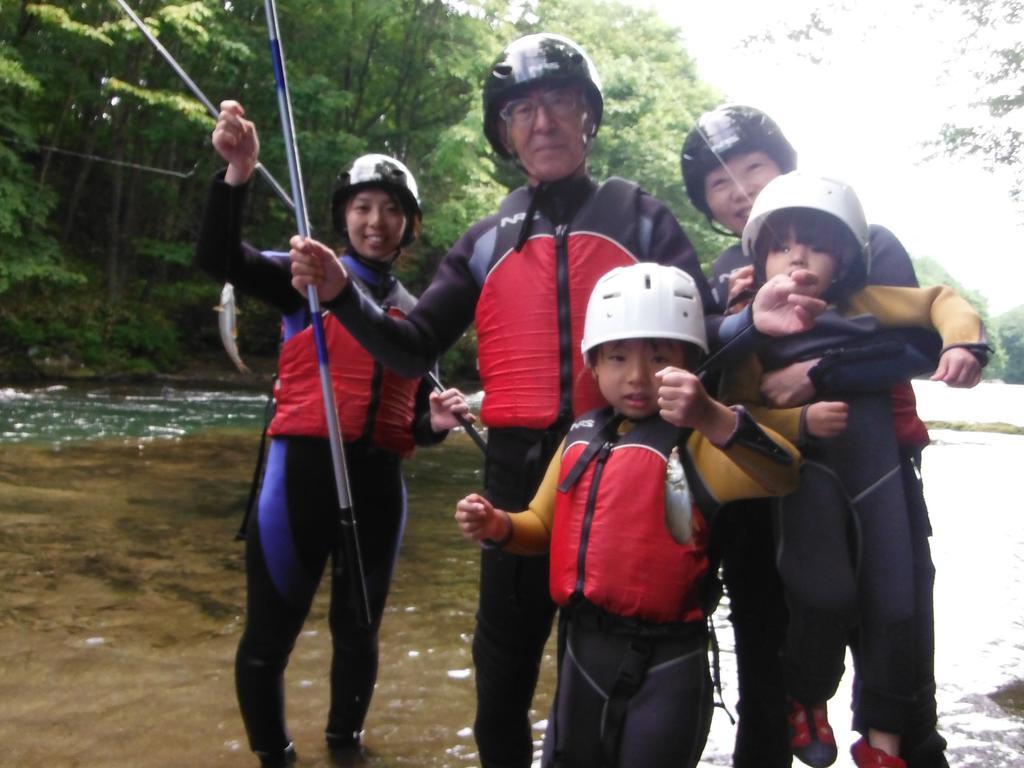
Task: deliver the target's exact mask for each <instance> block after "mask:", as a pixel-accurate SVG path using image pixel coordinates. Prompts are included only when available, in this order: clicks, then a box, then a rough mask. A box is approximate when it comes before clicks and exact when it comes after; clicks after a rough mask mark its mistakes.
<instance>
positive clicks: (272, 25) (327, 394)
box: [264, 0, 372, 626]
mask: <svg viewBox="0 0 1024 768" xmlns="http://www.w3.org/2000/svg"><path fill="white" fill-rule="evenodd" d="M264 8H265V12H266V15H267V35H268V36H269V38H270V57H271V60H272V61H273V64H274V80H275V82H276V84H277V106H278V111H279V112H280V115H281V131H282V134H283V136H284V146H285V152H286V155H287V157H288V176H289V178H290V180H291V186H292V197H293V199H294V201H295V223H296V225H297V226H298V230H299V235H301V236H302V237H309V230H310V228H309V214H308V212H307V209H306V193H305V190H304V187H303V184H302V167H301V165H300V164H299V145H298V142H297V141H296V139H295V121H294V119H293V117H292V104H291V97H290V96H289V95H288V77H287V75H286V73H285V68H284V52H283V50H282V49H281V41H280V34H279V32H278V24H277V4H276V3H275V2H274V0H264ZM306 297H307V299H308V300H309V313H310V316H311V322H312V324H313V339H314V341H315V343H316V354H317V362H318V365H319V369H320V389H321V391H322V393H323V402H324V412H325V413H326V416H327V434H328V437H329V438H330V444H331V462H332V465H333V466H332V469H333V471H334V485H335V490H336V491H337V493H338V513H339V522H340V528H341V543H342V546H343V547H344V550H345V562H346V563H347V564H348V567H349V568H350V569H351V578H350V579H349V582H350V584H351V587H352V589H353V592H354V594H353V597H354V598H355V601H356V607H357V608H358V615H357V620H358V621H359V622H360V624H361V625H362V626H369V625H370V624H371V623H372V622H371V617H370V599H369V595H368V593H367V590H366V577H365V573H364V571H363V556H362V552H361V551H360V548H359V536H358V530H357V528H356V516H355V511H354V510H353V509H352V499H351V496H350V493H349V484H348V472H347V470H346V467H345V447H344V444H343V443H342V439H341V424H340V423H339V422H338V409H337V406H336V405H335V401H334V386H333V384H332V382H331V371H330V368H329V363H328V359H327V340H326V338H325V336H324V323H323V317H322V316H321V314H320V300H319V297H318V295H317V289H316V286H314V285H311V286H309V288H308V289H307V291H306ZM338 562H339V560H338V559H337V558H336V559H335V564H337V563H338ZM335 567H337V565H336V566H335Z"/></svg>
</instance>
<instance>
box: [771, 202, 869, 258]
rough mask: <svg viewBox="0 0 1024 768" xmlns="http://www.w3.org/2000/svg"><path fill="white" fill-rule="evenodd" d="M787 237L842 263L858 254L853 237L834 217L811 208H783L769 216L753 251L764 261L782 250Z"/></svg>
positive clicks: (857, 247) (787, 239)
mask: <svg viewBox="0 0 1024 768" xmlns="http://www.w3.org/2000/svg"><path fill="white" fill-rule="evenodd" d="M790 237H792V238H793V240H794V241H795V242H796V243H798V244H800V245H806V246H808V247H810V248H813V249H814V250H816V251H823V252H824V253H828V254H831V255H832V256H833V257H834V258H837V259H839V260H841V261H843V262H846V261H847V260H849V259H851V258H853V257H854V256H856V255H857V253H858V252H859V251H860V245H859V244H858V243H857V240H856V238H854V236H853V234H852V233H851V232H850V230H849V229H848V228H847V227H846V225H845V224H843V223H842V222H841V221H840V220H839V219H837V218H836V217H835V216H831V215H829V214H827V213H824V212H822V211H819V210H816V209H814V208H785V209H783V210H781V211H775V213H773V214H771V215H770V216H769V217H768V220H767V221H766V222H765V224H764V228H763V229H762V230H761V234H760V236H759V237H758V239H757V245H756V252H757V253H758V255H760V256H761V257H762V258H763V257H764V256H766V255H767V254H768V253H769V252H771V251H778V250H781V249H782V248H783V247H784V246H785V245H786V243H787V242H788V241H789V239H790Z"/></svg>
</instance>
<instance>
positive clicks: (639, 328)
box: [581, 261, 708, 360]
mask: <svg viewBox="0 0 1024 768" xmlns="http://www.w3.org/2000/svg"><path fill="white" fill-rule="evenodd" d="M618 339H677V340H679V341H685V342H687V343H690V344H696V345H697V346H698V347H700V348H701V349H703V350H704V351H705V352H707V351H708V341H707V334H706V332H705V330H704V309H703V307H702V305H701V301H700V292H699V291H698V290H697V284H696V283H695V282H694V280H693V278H692V277H690V276H689V275H688V274H686V273H685V272H683V270H681V269H679V268H678V267H667V266H663V265H661V264H654V263H652V262H648V261H642V262H639V263H637V264H632V265H630V266H628V267H616V268H615V269H613V270H612V271H611V272H608V273H607V274H605V275H603V276H602V277H601V279H599V280H598V281H597V285H595V286H594V290H593V292H592V293H591V294H590V301H589V302H587V317H586V321H585V323H584V325H583V343H582V345H581V348H582V351H583V359H584V360H586V359H587V353H588V352H589V351H590V350H591V349H593V348H594V347H596V346H597V345H599V344H603V343H604V342H606V341H616V340H618Z"/></svg>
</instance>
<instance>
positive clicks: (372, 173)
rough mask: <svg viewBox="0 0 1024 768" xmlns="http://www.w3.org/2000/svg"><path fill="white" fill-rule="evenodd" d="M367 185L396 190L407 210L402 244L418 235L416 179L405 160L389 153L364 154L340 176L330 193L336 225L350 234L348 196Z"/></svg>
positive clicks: (418, 198) (419, 211) (418, 214)
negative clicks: (346, 209)
mask: <svg viewBox="0 0 1024 768" xmlns="http://www.w3.org/2000/svg"><path fill="white" fill-rule="evenodd" d="M367 187H380V188H381V189H383V190H385V191H387V192H391V193H393V194H395V195H396V196H397V197H398V199H399V201H400V202H401V204H402V210H403V211H405V232H404V233H403V234H402V243H401V244H402V245H408V244H409V243H411V242H412V241H413V238H415V236H416V227H417V225H418V223H419V222H420V221H421V220H422V219H423V212H422V211H421V210H420V194H419V189H418V188H417V187H416V179H414V178H413V176H412V174H411V173H410V172H409V169H408V168H406V167H405V165H404V164H403V163H401V162H400V161H398V160H396V159H395V158H393V157H388V156H387V155H363V156H362V157H357V158H356V159H355V162H353V163H352V167H351V168H349V169H348V170H347V171H345V172H343V173H342V174H341V175H340V176H338V181H337V182H336V183H335V185H334V194H333V195H332V196H331V218H332V220H333V222H334V228H335V229H336V230H337V231H338V233H339V234H341V235H347V234H348V233H347V230H346V225H345V206H346V205H347V204H348V201H349V199H350V198H351V197H352V196H353V195H355V194H356V193H357V192H359V191H360V190H362V189H365V188H367Z"/></svg>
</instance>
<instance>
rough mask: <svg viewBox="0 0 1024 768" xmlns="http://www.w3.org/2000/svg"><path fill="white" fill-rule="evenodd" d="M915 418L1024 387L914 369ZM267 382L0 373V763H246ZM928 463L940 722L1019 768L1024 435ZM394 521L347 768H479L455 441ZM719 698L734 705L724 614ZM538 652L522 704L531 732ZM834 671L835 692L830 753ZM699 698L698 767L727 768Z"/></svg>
mask: <svg viewBox="0 0 1024 768" xmlns="http://www.w3.org/2000/svg"><path fill="white" fill-rule="evenodd" d="M915 387H916V388H917V391H918V396H919V399H920V406H921V413H922V415H923V416H924V417H925V418H926V419H930V420H943V421H972V422H999V421H1002V422H1008V423H1016V424H1024V387H1010V386H1005V385H998V384H985V385H982V386H980V387H978V388H977V389H975V390H973V391H971V392H958V391H952V390H947V389H945V388H944V387H937V386H934V385H931V384H929V383H927V382H924V383H921V382H918V383H917V384H915ZM264 404H265V398H264V396H263V395H261V394H259V393H250V392H244V391H225V392H211V391H203V390H189V389H183V388H161V387H148V388H138V387H136V388H132V389H117V388H109V387H89V388H85V387H62V386H58V387H47V388H32V389H27V388H21V389H16V388H13V387H9V388H4V387H2V386H0V579H2V581H3V588H2V590H0V766H8V765H10V766H112V767H113V766H126V767H127V766H133V767H134V768H156V767H158V766H159V767H160V768H167V767H169V766H170V767H174V766H228V767H232V766H238V767H239V768H241V767H243V766H253V765H254V764H255V760H254V758H253V757H252V755H251V754H250V753H249V752H248V749H247V747H246V745H245V738H244V732H243V729H242V725H241V721H240V718H239V716H238V713H237V709H236V705H235V699H234V688H233V676H232V663H233V662H232V660H233V654H234V649H235V645H236V643H237V640H238V636H239V633H240V631H241V626H242V621H243V616H242V610H243V605H244V586H243V585H244V573H243V566H242V548H241V545H240V544H239V543H237V542H235V541H233V540H232V537H233V534H234V531H235V530H236V528H237V525H238V522H239V518H240V514H241V509H242V507H243V505H244V503H245V499H246V496H247V494H248V490H249V482H250V477H251V472H252V468H253V463H254V458H255V454H256V450H257V447H258V442H259V429H260V425H261V423H262V418H263V416H262V414H263V408H264ZM933 438H934V443H933V445H931V446H930V447H929V448H927V449H926V451H925V460H924V473H925V484H926V490H927V496H928V503H929V507H930V509H931V515H932V523H933V527H934V534H935V535H934V537H933V540H932V546H933V553H934V558H935V561H936V565H937V568H938V577H937V581H936V625H937V627H936V628H937V636H938V648H937V653H936V668H937V678H938V681H939V693H938V700H939V710H940V727H941V729H942V731H943V733H944V734H945V735H946V737H947V739H948V740H949V743H950V749H949V758H950V764H951V765H953V766H990V767H992V768H1004V767H1005V768H1010V767H1011V766H1020V765H1024V758H1022V754H1024V719H1022V714H1024V688H1022V686H1021V680H1020V678H1021V677H1022V676H1024V675H1022V670H1024V618H1022V617H1024V516H1022V514H1021V512H1022V510H1021V503H1020V501H1019V494H1017V493H1016V492H1014V491H1013V490H1012V489H1013V487H1014V485H1013V477H1015V474H1016V472H1018V471H1020V468H1021V467H1022V466H1024V436H1016V435H1000V434H993V433H986V432H954V431H934V432H933ZM406 475H407V479H408V483H409V496H410V523H409V526H408V530H407V534H406V539H405V542H404V545H403V548H402V553H401V557H400V561H399V567H398V570H397V573H396V577H395V584H394V588H393V590H392V594H391V598H390V601H389V605H388V609H387V615H386V618H385V621H384V625H383V629H382V663H381V673H380V679H379V682H378V686H377V690H376V693H375V696H374V700H373V704H372V707H371V710H370V716H369V719H368V729H367V733H366V744H367V746H368V756H367V758H366V760H365V762H364V763H362V764H364V765H367V766H372V767H374V768H380V767H382V766H424V767H438V768H440V767H442V766H452V767H455V766H460V767H461V766H475V765H477V760H476V753H475V746H474V743H473V738H472V734H471V732H470V724H471V722H472V717H473V679H472V662H471V659H470V636H471V632H472V626H473V612H474V609H475V598H476V573H477V553H476V550H475V549H474V548H473V547H471V546H469V545H467V544H466V543H465V542H463V541H462V540H461V538H460V537H459V536H458V534H457V532H456V529H455V526H454V524H453V522H452V521H451V509H452V505H453V502H454V500H455V499H456V498H458V497H460V496H461V495H463V494H464V493H465V492H467V491H469V490H473V489H478V488H479V487H480V484H481V478H480V460H479V453H478V451H477V449H476V448H475V446H474V445H473V444H472V443H471V442H470V441H469V440H468V439H467V438H466V437H465V435H462V434H454V435H452V437H451V438H450V439H449V440H448V441H447V442H446V443H445V444H443V445H442V446H441V447H439V448H434V449H429V450H422V451H420V452H419V453H418V454H417V456H416V457H415V458H414V459H412V460H411V461H410V462H408V463H407V472H406ZM325 597H326V596H325V595H321V596H319V597H318V599H317V602H316V604H315V605H314V610H313V614H312V616H311V617H310V620H309V621H308V622H307V625H306V631H305V632H304V634H303V636H302V637H300V639H299V643H298V645H297V648H296V651H295V653H294V655H293V658H292V662H291V665H290V667H289V670H288V677H287V680H288V687H287V697H288V714H289V725H290V727H291V730H292V736H293V738H294V739H295V741H296V744H297V746H298V750H299V755H300V761H299V765H300V766H308V767H310V768H312V767H313V766H326V765H329V763H328V762H327V758H326V756H325V755H324V753H323V748H322V746H321V740H322V736H321V732H322V729H323V720H324V716H325V712H326V703H327V689H326V674H327V665H328V662H329V657H330V654H329V642H328V637H327V628H326V621H325V616H324V614H325V609H326V601H325V599H324V598H325ZM725 612H726V608H725V607H723V608H722V609H720V611H719V613H718V614H717V615H716V623H717V624H718V626H719V638H720V640H721V641H722V646H723V656H722V667H723V669H722V672H723V685H724V695H725V700H726V701H727V702H728V703H729V704H730V706H731V705H732V703H733V702H734V700H735V687H734V684H733V678H734V671H735V665H734V657H733V654H732V644H731V636H730V632H729V629H728V624H727V622H726V620H725V618H724V616H725ZM553 666H554V664H553V661H552V660H551V659H550V658H549V659H548V661H547V663H546V664H545V670H544V674H543V677H542V681H541V686H540V692H539V695H538V697H537V709H536V711H535V712H534V721H535V722H536V723H537V729H536V731H535V735H536V737H537V744H538V746H539V743H540V737H541V734H542V728H543V721H544V717H545V714H546V713H545V709H546V707H547V705H548V702H549V701H550V695H551V689H552V685H553ZM848 700H849V688H848V680H847V681H844V686H843V688H841V690H840V692H839V694H838V695H837V697H836V698H835V699H834V700H833V703H832V709H831V711H832V713H833V718H832V719H833V723H834V725H835V726H836V732H837V739H838V740H839V743H840V758H839V761H838V762H837V765H840V766H849V765H852V763H851V762H850V761H849V758H848V757H847V754H848V753H847V752H846V748H847V747H848V746H849V744H850V743H851V742H852V741H853V738H854V737H853V736H852V735H851V734H850V732H849V730H848V727H846V724H845V721H846V719H847V718H846V714H845V711H844V710H845V704H846V702H847V701H848ZM732 738H733V727H732V726H731V725H730V723H729V721H728V719H727V718H726V717H725V716H724V715H723V714H722V713H721V712H716V715H715V719H714V723H713V725H712V732H711V737H710V740H709V743H708V747H707V749H706V751H705V755H704V763H703V764H704V765H706V766H712V765H713V766H727V765H729V753H730V750H731V743H732Z"/></svg>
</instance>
